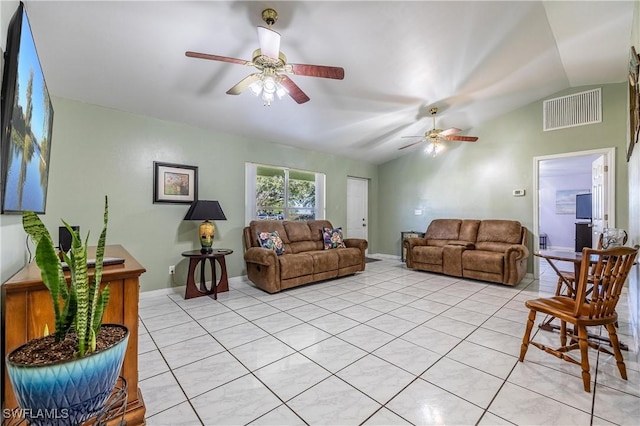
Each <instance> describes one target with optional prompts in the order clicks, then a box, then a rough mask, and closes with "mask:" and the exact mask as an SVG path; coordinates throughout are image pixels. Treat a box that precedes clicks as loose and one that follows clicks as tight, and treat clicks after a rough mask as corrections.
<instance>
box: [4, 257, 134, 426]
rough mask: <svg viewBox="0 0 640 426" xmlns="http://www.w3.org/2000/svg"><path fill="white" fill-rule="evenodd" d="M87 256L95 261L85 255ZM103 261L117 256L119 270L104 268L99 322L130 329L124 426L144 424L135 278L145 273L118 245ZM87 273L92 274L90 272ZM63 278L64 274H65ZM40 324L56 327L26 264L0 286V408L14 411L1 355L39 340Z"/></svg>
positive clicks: (44, 293)
mask: <svg viewBox="0 0 640 426" xmlns="http://www.w3.org/2000/svg"><path fill="white" fill-rule="evenodd" d="M88 254H89V257H90V258H91V257H94V256H95V248H94V249H93V252H92V251H91V248H90V250H89V253H88ZM105 257H120V258H123V259H124V260H125V261H124V263H122V264H119V265H111V266H105V267H104V269H103V275H102V282H103V283H104V284H106V283H109V286H110V290H111V295H110V299H109V304H108V305H107V309H106V310H105V313H104V317H103V323H117V324H124V325H126V326H127V327H128V328H129V333H130V335H129V343H128V346H127V352H126V354H125V358H124V364H123V366H122V371H121V373H120V374H121V376H122V377H124V378H125V379H126V381H127V387H128V396H127V411H126V413H125V421H126V424H127V425H142V424H145V420H144V417H145V411H146V408H145V405H144V401H143V400H142V394H141V393H140V389H139V388H138V298H139V293H140V283H139V277H140V275H142V273H144V272H145V271H146V269H145V268H144V267H143V266H142V265H140V264H139V263H138V261H137V260H136V259H134V258H133V257H132V256H131V255H130V254H129V252H127V251H126V250H125V249H124V248H123V247H122V246H119V245H111V246H107V247H106V249H105ZM90 273H91V271H90ZM67 274H68V272H67ZM45 324H48V327H49V329H50V330H53V329H54V327H55V324H54V315H53V308H52V307H51V298H50V295H49V290H47V288H46V287H45V286H44V284H43V283H42V279H41V278H40V269H39V268H38V266H37V265H36V264H35V262H31V263H30V264H29V265H27V266H25V267H24V268H23V269H22V270H20V271H19V272H18V273H17V274H15V275H14V276H13V277H11V278H10V279H9V280H8V281H7V282H6V283H4V284H3V285H2V342H3V351H4V353H3V355H2V408H3V409H12V408H16V407H17V405H18V404H17V402H16V399H15V396H14V394H13V390H12V388H11V382H10V381H9V376H8V374H7V371H6V368H5V358H6V355H7V354H8V353H9V352H11V351H12V350H13V349H15V348H16V347H18V346H20V345H22V344H23V343H26V342H27V341H29V340H31V339H33V338H36V337H40V336H42V332H43V330H44V326H45Z"/></svg>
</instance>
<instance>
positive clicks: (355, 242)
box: [343, 238, 369, 271]
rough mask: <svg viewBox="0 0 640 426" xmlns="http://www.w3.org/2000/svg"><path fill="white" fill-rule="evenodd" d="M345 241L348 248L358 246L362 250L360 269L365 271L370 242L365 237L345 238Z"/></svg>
mask: <svg viewBox="0 0 640 426" xmlns="http://www.w3.org/2000/svg"><path fill="white" fill-rule="evenodd" d="M343 241H344V245H345V246H347V248H357V249H359V250H360V270H361V271H364V268H365V265H366V263H367V258H366V256H365V254H366V252H367V247H369V242H368V241H367V240H365V239H363V238H345V239H344V240H343Z"/></svg>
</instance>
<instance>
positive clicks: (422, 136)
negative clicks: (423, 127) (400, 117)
mask: <svg viewBox="0 0 640 426" xmlns="http://www.w3.org/2000/svg"><path fill="white" fill-rule="evenodd" d="M400 137H401V138H424V135H420V136H400Z"/></svg>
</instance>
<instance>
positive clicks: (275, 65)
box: [185, 9, 344, 106]
mask: <svg viewBox="0 0 640 426" xmlns="http://www.w3.org/2000/svg"><path fill="white" fill-rule="evenodd" d="M262 20H263V21H264V22H265V23H266V24H267V25H268V26H269V28H265V27H258V29H257V31H258V41H259V43H260V48H259V49H256V50H255V51H254V52H253V58H252V60H251V61H245V60H242V59H236V58H230V57H227V56H218V55H210V54H207V53H198V52H191V51H187V52H186V53H185V55H186V56H188V57H191V58H198V59H209V60H212V61H220V62H229V63H232V64H239V65H247V66H253V67H255V68H257V69H258V71H259V72H257V73H253V74H250V75H248V76H247V77H245V78H244V79H242V80H241V81H240V82H239V83H237V84H236V85H235V86H233V87H232V88H231V89H229V90H227V94H228V95H239V94H240V93H242V92H243V91H244V90H245V89H247V88H249V89H250V90H251V92H252V93H253V94H254V95H256V96H259V97H261V98H262V101H263V102H264V105H265V106H271V102H272V101H273V100H274V99H275V97H276V96H277V97H278V98H279V99H282V98H283V97H284V96H285V95H289V96H290V97H291V98H292V99H293V100H294V101H296V102H297V103H298V104H303V103H305V102H308V101H309V96H307V95H306V93H304V92H303V91H302V89H300V87H298V85H297V84H296V83H294V82H293V80H291V79H290V78H289V76H288V75H287V74H294V75H304V76H309V77H322V78H330V79H334V80H342V79H343V78H344V69H343V68H340V67H332V66H324V65H309V64H287V57H286V56H284V54H283V53H282V52H280V34H279V33H277V32H275V31H273V30H272V29H271V26H272V25H273V24H274V23H275V22H276V21H277V20H278V13H277V12H276V11H275V10H274V9H265V10H263V11H262Z"/></svg>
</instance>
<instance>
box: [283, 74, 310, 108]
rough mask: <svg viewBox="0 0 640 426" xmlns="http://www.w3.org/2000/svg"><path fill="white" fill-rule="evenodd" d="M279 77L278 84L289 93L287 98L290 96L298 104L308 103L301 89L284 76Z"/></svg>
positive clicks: (307, 98)
mask: <svg viewBox="0 0 640 426" xmlns="http://www.w3.org/2000/svg"><path fill="white" fill-rule="evenodd" d="M280 77H281V78H280V84H282V85H283V86H284V87H285V89H287V92H289V96H291V97H292V98H293V100H294V101H296V102H297V103H299V104H303V103H305V102H308V101H309V97H308V96H307V94H306V93H304V92H303V91H302V89H301V88H299V87H298V85H297V84H295V83H294V82H293V80H291V79H290V78H289V77H287V76H286V75H282V76H280Z"/></svg>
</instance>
